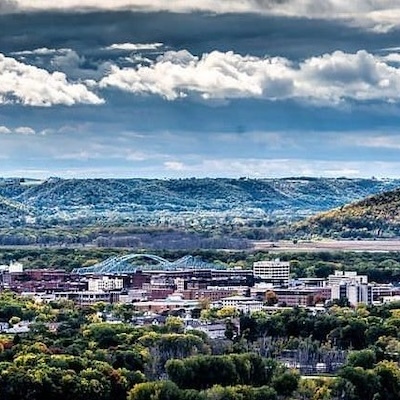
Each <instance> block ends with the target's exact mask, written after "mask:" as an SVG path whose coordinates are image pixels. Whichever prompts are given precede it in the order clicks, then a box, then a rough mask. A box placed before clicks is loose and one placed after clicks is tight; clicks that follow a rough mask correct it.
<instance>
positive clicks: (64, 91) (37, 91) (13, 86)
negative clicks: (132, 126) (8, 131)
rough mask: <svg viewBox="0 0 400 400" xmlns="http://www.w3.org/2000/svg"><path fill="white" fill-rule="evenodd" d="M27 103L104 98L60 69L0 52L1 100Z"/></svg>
mask: <svg viewBox="0 0 400 400" xmlns="http://www.w3.org/2000/svg"><path fill="white" fill-rule="evenodd" d="M7 103H20V104H23V105H29V106H43V107H45V106H52V105H57V104H60V105H68V106H70V105H73V104H77V103H86V104H101V103H103V100H102V99H101V98H100V97H98V96H97V95H96V94H94V93H93V92H91V91H89V90H88V88H87V87H86V86H85V85H83V84H82V83H71V82H69V81H68V80H67V77H66V75H65V74H63V73H61V72H53V73H49V72H48V71H46V70H44V69H41V68H38V67H35V66H32V65H27V64H24V63H22V62H19V61H17V60H15V59H14V58H11V57H6V56H4V55H3V54H1V53H0V104H7Z"/></svg>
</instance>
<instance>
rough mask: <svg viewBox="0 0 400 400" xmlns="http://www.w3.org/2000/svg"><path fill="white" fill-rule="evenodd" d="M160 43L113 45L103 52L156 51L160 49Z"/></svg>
mask: <svg viewBox="0 0 400 400" xmlns="http://www.w3.org/2000/svg"><path fill="white" fill-rule="evenodd" d="M162 46H163V44H162V43H115V44H112V45H111V46H107V47H105V48H104V49H105V50H123V51H140V50H157V49H159V48H160V47H162Z"/></svg>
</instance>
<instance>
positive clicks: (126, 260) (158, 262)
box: [72, 253, 223, 275]
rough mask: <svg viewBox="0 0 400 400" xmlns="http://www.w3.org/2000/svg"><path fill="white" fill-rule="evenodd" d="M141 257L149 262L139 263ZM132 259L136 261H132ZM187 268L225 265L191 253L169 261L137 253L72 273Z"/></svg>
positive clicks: (94, 273)
mask: <svg viewBox="0 0 400 400" xmlns="http://www.w3.org/2000/svg"><path fill="white" fill-rule="evenodd" d="M141 259H143V260H148V262H140V263H138V262H137V261H139V260H141ZM132 261H136V262H135V263H132ZM185 269H194V270H197V269H223V266H221V265H217V264H212V263H207V262H204V261H202V260H201V259H200V258H198V257H194V256H191V255H186V256H184V257H182V258H179V259H178V260H175V261H168V260H166V259H165V258H162V257H159V256H156V255H154V254H142V253H135V254H127V255H124V256H114V257H110V258H107V259H106V260H104V261H101V262H99V263H97V264H94V265H92V266H90V267H82V268H75V269H73V270H72V273H73V274H78V275H102V274H110V275H114V274H115V275H118V274H128V273H134V272H136V271H137V270H142V271H152V270H153V271H154V270H157V271H177V270H185Z"/></svg>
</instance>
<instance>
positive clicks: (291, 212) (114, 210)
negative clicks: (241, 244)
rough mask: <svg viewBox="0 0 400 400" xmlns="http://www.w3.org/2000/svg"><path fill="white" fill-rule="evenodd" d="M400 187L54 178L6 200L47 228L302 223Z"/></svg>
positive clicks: (320, 181) (12, 188)
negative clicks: (154, 222)
mask: <svg viewBox="0 0 400 400" xmlns="http://www.w3.org/2000/svg"><path fill="white" fill-rule="evenodd" d="M399 186H400V182H399V181H397V180H385V181H381V180H375V179H345V178H338V179H333V178H332V179H329V178H287V179H248V178H241V179H228V178H220V179H210V178H204V179H195V178H191V179H170V180H161V179H58V178H51V179H48V180H46V181H44V182H25V181H23V182H20V181H19V180H14V181H1V180H0V196H3V197H4V198H7V199H10V200H13V201H15V202H19V203H21V204H22V205H24V206H26V207H30V210H31V216H32V217H36V218H38V219H39V220H41V221H46V222H47V223H48V222H49V221H53V223H56V222H57V220H58V222H63V221H64V222H65V221H69V220H71V219H75V220H78V219H79V218H82V220H83V219H84V218H86V220H87V219H88V218H91V217H94V216H96V217H103V218H104V219H105V220H107V221H114V222H119V223H121V222H122V221H123V220H124V219H130V220H134V219H138V218H140V215H141V214H144V213H149V212H156V213H157V215H158V216H163V215H164V217H168V213H176V212H179V213H182V212H194V213H207V212H219V213H222V212H229V215H234V216H236V217H240V216H243V217H249V216H253V217H254V216H258V217H260V216H264V217H267V216H271V215H274V214H277V215H280V216H285V215H288V216H289V217H290V218H292V217H295V218H296V217H299V216H303V215H310V214H312V213H315V212H317V211H321V210H327V209H330V208H333V207H337V206H341V205H344V204H346V203H349V202H351V201H354V200H356V199H361V198H363V197H366V196H368V195H371V194H374V193H379V192H382V191H384V190H389V189H393V188H396V187H399ZM163 213H164V214H163ZM165 213H166V214H165ZM232 213H233V214H232ZM203 216H204V217H207V214H204V215H203ZM200 217H202V216H200Z"/></svg>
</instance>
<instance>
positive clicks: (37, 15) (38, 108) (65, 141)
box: [0, 0, 400, 179]
mask: <svg viewBox="0 0 400 400" xmlns="http://www.w3.org/2000/svg"><path fill="white" fill-rule="evenodd" d="M399 128H400V0H392V1H391V0H362V1H361V0H354V1H349V0H57V1H56V2H55V1H54V0H35V1H33V0H0V165H1V169H0V171H1V172H0V176H4V177H10V176H13V177H14V176H18V177H32V178H40V179H41V178H47V177H50V176H59V177H66V178H86V177H103V178H108V177H121V178H128V177H144V178H155V177H156V178H186V177H256V178H262V177H289V176H317V177H343V176H346V177H349V178H356V177H366V178H367V177H372V176H375V177H378V178H385V177H387V178H393V177H397V178H399V177H400V129H399Z"/></svg>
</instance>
